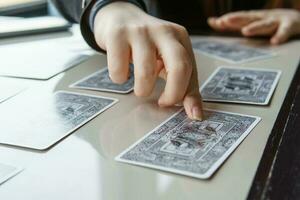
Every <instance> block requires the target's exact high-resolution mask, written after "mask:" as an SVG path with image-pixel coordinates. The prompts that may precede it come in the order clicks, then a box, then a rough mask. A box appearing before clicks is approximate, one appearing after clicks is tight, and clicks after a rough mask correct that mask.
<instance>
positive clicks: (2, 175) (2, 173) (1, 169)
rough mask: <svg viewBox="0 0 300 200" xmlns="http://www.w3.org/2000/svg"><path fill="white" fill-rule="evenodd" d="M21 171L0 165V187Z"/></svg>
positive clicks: (13, 167)
mask: <svg viewBox="0 0 300 200" xmlns="http://www.w3.org/2000/svg"><path fill="white" fill-rule="evenodd" d="M21 171H22V169H21V168H18V167H15V166H11V165H7V164H4V163H0V185H1V184H3V183H4V182H6V181H7V180H8V179H10V178H12V177H13V176H15V175H17V174H18V173H19V172H21Z"/></svg>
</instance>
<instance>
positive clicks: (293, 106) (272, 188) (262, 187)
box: [248, 63, 300, 199]
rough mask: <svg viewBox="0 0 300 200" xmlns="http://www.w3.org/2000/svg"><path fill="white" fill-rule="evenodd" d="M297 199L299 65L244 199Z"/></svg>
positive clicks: (299, 189)
mask: <svg viewBox="0 0 300 200" xmlns="http://www.w3.org/2000/svg"><path fill="white" fill-rule="evenodd" d="M299 198H300V63H299V66H298V69H297V72H296V73H295V76H294V78H293V81H292V83H291V86H290V88H289V91H288V94H287V95H286V97H285V100H284V103H283V106H282V107H281V110H280V113H279V115H278V116H277V120H276V123H275V125H274V127H273V130H272V133H271V135H270V137H269V139H268V142H267V145H266V147H265V150H264V154H263V157H262V159H261V161H260V164H259V168H258V170H257V172H256V175H255V179H254V181H253V184H252V187H251V190H250V193H249V196H248V199H299Z"/></svg>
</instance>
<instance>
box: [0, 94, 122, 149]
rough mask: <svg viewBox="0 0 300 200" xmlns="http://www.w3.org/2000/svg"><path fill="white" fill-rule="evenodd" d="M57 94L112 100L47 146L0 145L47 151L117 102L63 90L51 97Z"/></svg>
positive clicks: (114, 99) (9, 143)
mask: <svg viewBox="0 0 300 200" xmlns="http://www.w3.org/2000/svg"><path fill="white" fill-rule="evenodd" d="M58 93H66V94H75V95H81V96H89V97H96V98H103V99H110V100H112V102H111V103H110V104H109V105H107V106H105V107H104V108H102V109H101V110H99V111H98V112H97V113H95V114H94V115H92V116H91V117H89V118H88V119H86V120H85V121H83V122H82V123H80V124H79V125H77V126H76V127H74V128H73V129H71V130H70V131H68V132H66V133H65V134H63V135H62V136H61V137H57V139H55V140H53V141H51V142H49V143H47V145H38V144H34V145H28V144H20V143H18V144H17V143H11V142H0V144H4V145H11V146H15V147H22V148H27V149H35V150H39V151H44V150H47V149H49V148H51V147H52V146H53V145H55V144H57V143H58V142H60V141H61V140H62V139H64V138H66V137H68V136H69V135H71V134H72V133H73V132H74V131H76V130H78V129H79V128H81V127H82V126H84V125H85V124H87V123H88V122H89V121H91V120H93V119H94V118H96V117H97V116H98V115H100V114H101V113H103V112H104V111H106V110H108V109H109V108H111V107H112V106H113V105H115V104H116V103H118V102H119V100H118V99H116V98H112V97H104V96H100V95H91V94H85V93H78V92H70V91H65V90H58V91H56V92H54V93H53V94H52V95H53V96H55V95H56V94H58Z"/></svg>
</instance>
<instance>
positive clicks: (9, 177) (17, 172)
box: [0, 163, 24, 186]
mask: <svg viewBox="0 0 300 200" xmlns="http://www.w3.org/2000/svg"><path fill="white" fill-rule="evenodd" d="M0 164H2V165H6V166H9V167H14V168H15V170H14V171H12V172H11V173H8V174H7V175H6V176H4V177H2V178H0V186H1V185H2V184H4V183H5V182H7V181H8V180H9V179H11V178H13V177H14V176H16V175H18V174H19V173H20V172H21V171H23V170H24V168H22V167H16V166H14V165H10V164H7V163H0Z"/></svg>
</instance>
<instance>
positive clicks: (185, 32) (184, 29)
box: [175, 25, 189, 37]
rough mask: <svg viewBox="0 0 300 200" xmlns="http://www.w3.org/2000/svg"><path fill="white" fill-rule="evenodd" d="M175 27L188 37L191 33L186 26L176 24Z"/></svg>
mask: <svg viewBox="0 0 300 200" xmlns="http://www.w3.org/2000/svg"><path fill="white" fill-rule="evenodd" d="M175 28H176V30H177V31H178V32H179V34H180V35H182V36H184V37H188V35H189V33H188V31H187V30H186V28H185V27H184V26H181V25H176V26H175Z"/></svg>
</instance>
